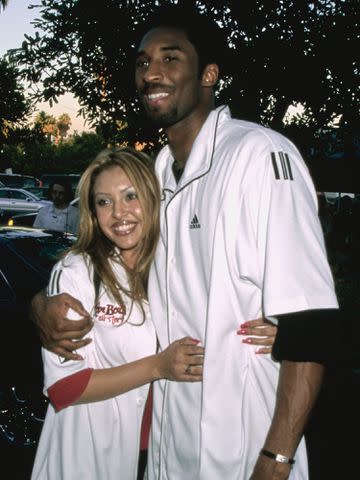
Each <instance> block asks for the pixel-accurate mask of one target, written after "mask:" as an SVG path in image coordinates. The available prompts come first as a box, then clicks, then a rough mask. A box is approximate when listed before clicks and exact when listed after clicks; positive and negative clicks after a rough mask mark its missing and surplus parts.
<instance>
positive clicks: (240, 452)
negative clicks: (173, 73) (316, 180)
mask: <svg viewBox="0 0 360 480" xmlns="http://www.w3.org/2000/svg"><path fill="white" fill-rule="evenodd" d="M172 161H173V158H172V156H171V153H170V150H169V147H168V146H166V147H165V148H164V149H163V150H162V151H161V152H160V154H159V156H158V158H157V161H156V170H157V173H158V176H159V179H160V183H161V187H162V194H163V201H162V205H161V236H160V242H159V245H158V249H157V253H156V259H155V263H154V265H153V268H152V270H151V275H150V280H149V301H150V307H151V314H152V318H153V321H154V323H155V327H156V332H157V335H158V339H159V342H160V346H161V349H164V348H166V346H167V345H168V344H169V343H170V342H172V341H173V340H175V339H177V338H180V337H182V336H184V335H190V336H192V337H194V338H197V339H200V340H201V344H202V345H203V346H204V347H205V365H204V377H203V382H202V383H180V382H168V381H165V380H162V381H159V382H156V384H155V385H154V414H153V424H152V433H151V440H150V449H149V456H148V477H147V478H148V479H149V480H155V479H156V480H160V479H161V480H183V479H194V480H195V479H196V480H223V479H226V480H248V478H249V476H250V474H251V472H252V469H253V467H254V464H255V462H256V460H257V457H258V453H259V451H260V449H261V448H262V447H263V445H264V440H265V436H266V434H267V432H268V428H269V425H270V422H271V419H272V414H273V409H274V405H275V393H276V387H277V381H278V371H279V365H278V364H277V363H275V362H274V361H273V360H272V359H271V356H270V355H256V354H255V350H256V347H251V346H249V345H246V344H242V343H241V339H240V338H239V337H238V336H237V334H236V331H237V329H238V328H239V325H240V324H241V323H243V322H244V321H246V320H251V319H255V318H259V317H260V316H262V315H264V316H267V317H272V316H276V315H278V314H281V313H290V312H295V311H301V310H308V309H319V308H337V307H338V303H337V299H336V295H335V292H334V284H333V279H332V275H331V272H330V268H329V265H328V262H327V259H326V253H325V247H324V241H323V235H322V231H321V227H320V222H319V219H318V217H317V199H316V192H315V190H314V187H313V183H312V180H311V178H310V176H309V172H308V169H307V167H306V165H305V163H304V162H303V160H302V159H301V156H300V154H299V152H298V150H297V149H296V147H295V146H294V145H293V144H292V143H291V142H290V141H289V140H287V139H286V138H284V137H283V136H281V135H280V134H278V133H276V132H274V131H271V130H270V129H266V128H263V127H261V126H260V125H257V124H254V123H249V122H245V121H241V120H235V119H232V118H231V117H230V112H229V110H228V109H227V107H220V108H218V109H217V110H215V111H213V112H211V113H210V115H209V117H208V119H207V120H206V122H205V124H204V125H203V127H202V129H201V131H200V133H199V135H198V137H197V139H196V141H195V143H194V145H193V147H192V150H191V153H190V157H189V159H188V161H187V163H186V166H185V170H184V173H183V175H182V177H181V179H180V181H179V183H178V184H176V181H175V178H174V176H173V173H172V169H171V165H172ZM290 478H291V479H292V480H305V479H307V478H308V472H307V458H306V450H305V445H304V441H303V440H302V441H301V444H300V445H299V448H298V450H297V452H296V464H295V465H294V467H293V469H292V473H291V476H290Z"/></svg>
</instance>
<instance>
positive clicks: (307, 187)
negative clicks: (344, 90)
mask: <svg viewBox="0 0 360 480" xmlns="http://www.w3.org/2000/svg"><path fill="white" fill-rule="evenodd" d="M203 18H204V17H202V16H201V15H200V16H196V15H195V16H194V17H193V16H192V14H191V13H189V12H188V11H185V12H183V11H182V10H181V8H177V7H174V8H170V9H169V10H166V9H165V13H164V15H163V16H162V15H161V9H158V10H156V12H155V16H154V20H152V22H153V23H152V22H150V21H149V22H148V23H147V33H146V34H145V35H144V36H143V37H142V40H141V42H140V45H139V48H138V54H137V61H136V74H135V78H136V87H137V90H138V93H139V96H140V99H141V101H142V103H143V105H144V108H145V110H146V113H147V115H148V117H149V118H150V120H151V121H152V122H154V123H155V124H156V125H157V126H158V127H162V128H163V129H164V130H165V133H166V136H167V140H168V145H167V146H166V147H165V148H164V149H163V150H162V151H161V152H160V154H159V155H158V158H157V161H156V169H157V173H158V177H159V180H160V183H161V188H162V192H163V202H162V209H161V232H162V233H161V239H160V244H159V247H158V250H157V254H156V259H155V263H154V266H153V268H152V271H151V275H150V279H149V302H150V307H151V312H152V316H153V321H154V323H155V325H156V330H157V334H158V338H159V344H160V348H161V349H164V348H165V347H166V346H167V345H168V344H169V342H171V341H172V340H173V339H175V338H179V336H180V335H183V332H186V333H187V334H188V333H189V332H190V334H191V335H193V336H194V337H196V338H200V339H201V341H202V344H203V345H204V346H205V365H204V372H203V379H204V380H203V383H202V385H201V384H199V385H194V384H192V385H190V384H187V383H183V384H181V385H177V384H175V382H157V383H156V384H154V414H153V425H152V434H151V442H150V449H149V464H148V471H147V478H148V479H149V480H154V479H164V480H165V479H166V480H184V479H191V480H205V479H206V480H218V479H219V480H220V479H226V480H233V479H234V480H235V479H236V480H248V479H249V478H251V479H252V480H262V479H275V478H276V479H286V478H288V477H289V476H290V475H291V478H292V479H295V480H299V479H301V480H303V479H307V478H308V472H307V461H306V451H305V445H304V441H303V439H302V436H303V432H304V428H305V425H306V422H307V419H308V417H309V413H310V411H311V409H312V407H313V404H314V403H315V401H316V398H317V394H318V391H319V388H320V385H321V381H322V377H323V371H324V366H323V361H325V360H327V355H328V350H331V337H330V335H327V333H326V331H325V329H324V328H323V326H324V325H325V324H326V325H328V324H329V323H330V322H331V321H334V319H335V318H336V310H337V308H338V303H337V299H336V295H335V292H334V286H333V280H332V276H331V272H330V268H329V265H328V263H327V260H326V253H325V248H324V241H323V236H322V232H321V227H320V223H319V219H318V216H317V204H316V192H315V190H314V187H313V184H312V181H311V178H310V176H309V173H308V171H307V168H306V166H305V164H304V162H303V160H302V159H301V156H300V154H299V152H298V151H297V149H296V148H295V146H294V145H293V144H291V142H289V141H288V140H287V139H286V138H284V137H282V136H281V135H279V134H277V133H275V132H273V131H271V130H269V129H265V128H263V127H261V126H260V125H256V124H251V123H248V122H243V121H239V120H234V119H231V116H230V112H229V110H228V108H227V107H225V106H222V107H219V108H217V109H215V105H214V88H215V86H216V84H217V82H218V79H219V66H218V65H219V63H220V57H219V54H218V52H220V55H221V54H223V55H224V50H221V45H220V44H219V40H218V33H217V32H218V30H219V29H218V28H217V27H215V25H214V23H212V22H210V23H211V25H209V24H208V22H207V21H206V20H204V19H203ZM34 300H35V301H34V310H33V314H34V316H35V317H37V322H38V325H39V326H40V327H41V326H42V325H44V323H46V322H44V321H43V320H42V319H43V317H44V316H45V315H44V313H43V311H44V307H42V306H41V305H42V304H44V305H45V303H46V302H45V300H44V298H43V297H41V298H40V297H37V298H36V299H34ZM65 300H66V301H65V302H64V303H63V304H62V305H61V308H62V310H63V316H65V312H66V305H69V304H70V302H72V300H71V299H70V298H69V297H66V299H65ZM47 305H48V304H47ZM35 307H36V308H35ZM72 307H73V308H74V304H73V303H72ZM78 307H79V308H78V311H79V313H83V314H84V315H86V312H84V311H81V306H78ZM46 308H48V306H47V307H46ZM53 308H54V309H58V308H59V306H56V308H55V307H53ZM47 311H49V310H47ZM261 315H264V316H267V317H269V318H271V319H273V320H274V321H275V322H278V324H279V332H278V336H277V341H276V344H275V348H274V355H275V356H276V357H277V359H278V360H279V361H281V363H280V364H279V363H277V362H275V361H273V360H272V359H271V358H270V357H269V356H267V357H260V356H256V355H253V353H254V352H253V350H252V348H251V347H250V348H249V346H247V347H244V348H243V347H242V346H240V347H239V343H238V342H237V341H236V335H235V331H236V330H237V326H238V324H239V323H243V322H244V321H246V319H248V318H257V317H260V316H261ZM40 317H41V318H40ZM84 324H85V321H84V323H83V324H82V326H84ZM64 325H65V322H64ZM66 325H71V324H66ZM310 325H311V329H310V328H309V326H310ZM45 328H46V327H45ZM65 328H69V329H71V330H72V331H70V332H69V335H68V338H69V337H70V335H72V337H70V338H73V339H78V338H80V334H79V332H78V331H75V327H74V326H72V325H71V326H70V327H66V326H64V329H65ZM85 330H86V327H85V328H84V329H83V331H82V334H83V333H85ZM328 331H330V332H331V328H330V329H329V330H328ZM328 336H329V338H328ZM60 337H61V339H60ZM53 338H54V337H53ZM59 339H60V341H59V342H58V343H57V344H56V345H52V349H53V350H54V351H57V352H58V353H60V354H61V353H62V352H64V351H65V350H66V348H68V347H67V343H66V342H65V341H64V337H63V336H60V335H59ZM82 344H83V343H81V342H80V344H79V345H82ZM75 355H76V354H74V356H73V357H71V358H76V356H75ZM189 370H191V367H189ZM294 457H295V459H296V462H295V460H294Z"/></svg>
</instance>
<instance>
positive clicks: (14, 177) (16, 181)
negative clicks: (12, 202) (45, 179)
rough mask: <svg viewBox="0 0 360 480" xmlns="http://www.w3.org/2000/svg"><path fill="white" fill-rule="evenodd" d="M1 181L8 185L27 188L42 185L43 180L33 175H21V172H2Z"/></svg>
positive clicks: (0, 174)
mask: <svg viewBox="0 0 360 480" xmlns="http://www.w3.org/2000/svg"><path fill="white" fill-rule="evenodd" d="M0 181H1V182H2V183H3V184H4V185H5V186H7V187H14V188H25V189H27V188H28V187H41V186H42V181H41V180H40V179H39V178H36V177H34V176H32V175H20V174H19V173H0Z"/></svg>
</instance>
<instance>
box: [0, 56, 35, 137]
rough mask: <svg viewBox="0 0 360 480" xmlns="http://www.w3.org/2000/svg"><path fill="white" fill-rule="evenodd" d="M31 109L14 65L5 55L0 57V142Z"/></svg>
mask: <svg viewBox="0 0 360 480" xmlns="http://www.w3.org/2000/svg"><path fill="white" fill-rule="evenodd" d="M30 111H31V104H30V102H29V100H27V99H26V97H25V93H24V87H23V86H22V84H21V83H20V82H19V74H18V70H17V69H16V67H15V66H14V65H13V64H12V63H11V62H9V61H8V60H7V59H6V58H5V57H3V58H0V142H2V143H3V142H5V141H6V138H7V137H8V136H9V134H10V131H11V130H12V129H13V128H15V127H16V126H18V125H19V124H21V122H23V121H24V120H25V119H26V116H27V115H28V114H29V113H30Z"/></svg>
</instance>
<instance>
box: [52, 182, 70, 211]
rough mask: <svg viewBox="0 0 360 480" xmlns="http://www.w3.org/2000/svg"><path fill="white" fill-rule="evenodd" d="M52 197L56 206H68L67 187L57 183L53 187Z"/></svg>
mask: <svg viewBox="0 0 360 480" xmlns="http://www.w3.org/2000/svg"><path fill="white" fill-rule="evenodd" d="M51 199H52V201H53V203H54V205H55V207H57V208H65V207H66V206H67V201H66V192H65V188H64V187H63V186H62V185H58V184H57V183H55V184H54V185H53V187H52V189H51Z"/></svg>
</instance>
